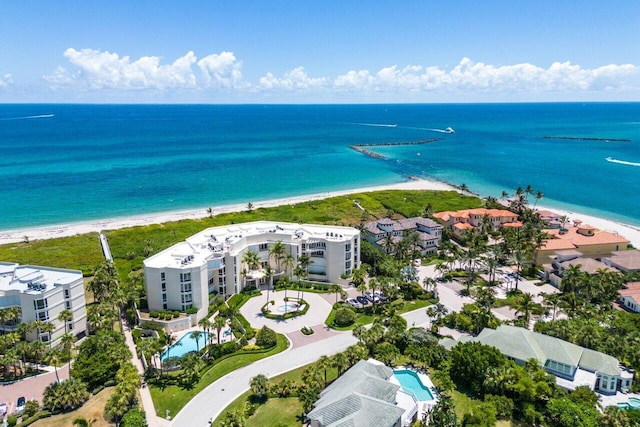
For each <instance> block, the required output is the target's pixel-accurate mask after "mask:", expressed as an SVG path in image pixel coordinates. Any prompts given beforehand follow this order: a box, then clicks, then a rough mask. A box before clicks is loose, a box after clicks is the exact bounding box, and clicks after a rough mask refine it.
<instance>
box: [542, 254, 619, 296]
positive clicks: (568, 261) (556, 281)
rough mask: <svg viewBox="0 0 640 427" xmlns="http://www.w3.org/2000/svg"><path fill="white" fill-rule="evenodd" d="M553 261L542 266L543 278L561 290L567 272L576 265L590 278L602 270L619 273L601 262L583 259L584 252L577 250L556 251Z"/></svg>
mask: <svg viewBox="0 0 640 427" xmlns="http://www.w3.org/2000/svg"><path fill="white" fill-rule="evenodd" d="M551 259H552V261H551V264H543V265H542V269H543V275H542V278H543V279H544V280H548V281H549V283H551V284H552V285H553V286H555V287H556V288H560V284H561V283H562V278H563V277H564V273H565V271H566V270H567V269H568V268H570V267H572V266H574V265H579V266H580V271H582V272H585V273H587V274H588V275H590V276H592V275H594V274H596V273H598V272H599V271H601V270H604V271H613V272H617V270H616V269H614V268H611V267H610V266H608V265H607V264H605V263H603V262H601V261H598V260H595V259H593V258H585V257H583V256H582V252H580V251H576V250H575V249H567V250H563V251H556V253H555V255H554V256H553V257H551Z"/></svg>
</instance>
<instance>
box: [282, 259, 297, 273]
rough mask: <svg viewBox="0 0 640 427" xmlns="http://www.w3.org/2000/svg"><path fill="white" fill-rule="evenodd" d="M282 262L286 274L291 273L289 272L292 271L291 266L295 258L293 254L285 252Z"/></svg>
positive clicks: (294, 262)
mask: <svg viewBox="0 0 640 427" xmlns="http://www.w3.org/2000/svg"><path fill="white" fill-rule="evenodd" d="M282 264H283V266H284V269H285V271H286V272H287V274H291V272H292V271H293V266H294V265H295V264H296V259H295V258H294V256H293V255H291V254H286V255H285V257H284V258H283V259H282Z"/></svg>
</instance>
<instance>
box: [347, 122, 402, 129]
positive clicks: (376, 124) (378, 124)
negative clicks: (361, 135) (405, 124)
mask: <svg viewBox="0 0 640 427" xmlns="http://www.w3.org/2000/svg"><path fill="white" fill-rule="evenodd" d="M354 125H359V126H374V127H380V128H396V127H398V125H395V124H386V123H354Z"/></svg>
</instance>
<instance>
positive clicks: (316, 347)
mask: <svg viewBox="0 0 640 427" xmlns="http://www.w3.org/2000/svg"><path fill="white" fill-rule="evenodd" d="M356 342H357V340H356V339H355V338H354V337H353V335H352V333H351V331H349V332H345V333H341V334H339V335H335V336H333V337H331V338H327V339H324V340H322V341H316V342H314V343H311V344H307V345H304V346H302V347H298V348H290V349H289V350H285V351H284V352H282V353H278V354H275V355H273V356H271V357H267V358H266V359H261V360H258V361H257V362H254V363H252V364H251V365H248V366H245V367H244V368H241V369H238V370H235V371H233V372H231V373H229V374H227V375H225V376H224V377H222V378H220V379H219V380H217V381H215V382H214V383H212V384H211V385H209V386H208V387H207V388H205V389H204V390H203V391H201V392H200V393H198V394H197V395H196V396H195V397H194V398H193V399H191V400H190V401H189V403H187V405H186V406H185V407H184V408H182V410H181V411H180V412H178V414H177V415H176V417H175V418H174V419H173V422H172V423H171V425H172V426H175V427H183V426H184V427H187V426H188V427H191V426H193V427H200V426H202V427H206V426H208V425H209V423H208V421H209V419H210V418H213V419H215V418H216V417H217V416H218V415H219V414H220V413H221V412H222V411H223V410H224V408H226V407H227V406H229V404H230V403H231V402H233V401H234V400H235V399H236V398H237V397H238V396H240V395H241V394H242V393H244V392H245V391H247V390H249V381H250V380H251V378H253V377H255V376H256V375H259V374H263V375H266V376H267V377H269V378H271V377H274V376H276V375H279V374H281V373H284V372H287V371H290V370H292V369H295V368H299V367H300V366H304V365H307V364H309V363H312V362H315V361H316V360H318V358H319V357H320V356H322V355H332V354H335V353H339V352H341V351H343V350H345V349H346V348H347V347H349V346H350V345H353V344H355V343H356Z"/></svg>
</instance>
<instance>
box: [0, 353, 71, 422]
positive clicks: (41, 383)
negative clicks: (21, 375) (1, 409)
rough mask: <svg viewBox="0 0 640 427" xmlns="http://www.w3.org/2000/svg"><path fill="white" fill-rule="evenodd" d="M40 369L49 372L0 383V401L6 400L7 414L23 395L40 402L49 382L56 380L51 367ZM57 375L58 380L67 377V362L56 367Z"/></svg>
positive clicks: (13, 408)
mask: <svg viewBox="0 0 640 427" xmlns="http://www.w3.org/2000/svg"><path fill="white" fill-rule="evenodd" d="M41 369H46V370H47V371H50V372H48V373H46V374H40V375H38V376H35V377H29V378H27V379H24V380H19V381H16V382H14V383H10V384H3V385H0V402H6V403H7V404H8V405H9V414H11V413H13V411H15V407H16V402H17V400H18V398H19V397H24V398H26V399H27V400H32V399H35V400H37V401H38V403H40V404H41V403H42V394H43V393H44V389H45V388H47V386H48V385H49V384H51V383H54V382H56V373H55V370H54V368H53V367H49V366H41ZM58 377H59V378H60V381H64V380H66V379H67V378H69V364H66V365H64V366H62V367H60V368H58ZM0 420H1V418H0Z"/></svg>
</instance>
